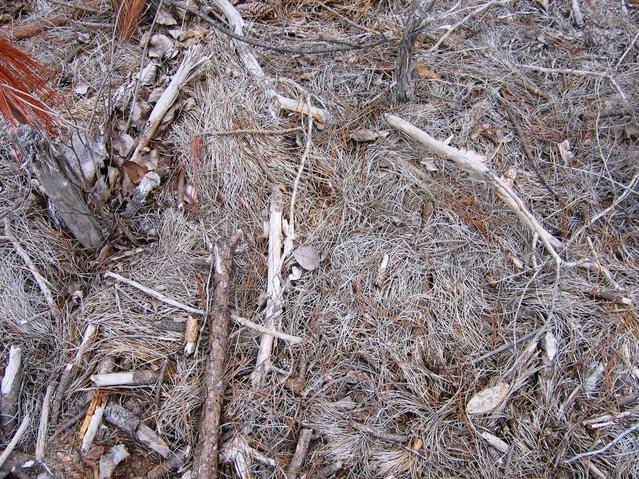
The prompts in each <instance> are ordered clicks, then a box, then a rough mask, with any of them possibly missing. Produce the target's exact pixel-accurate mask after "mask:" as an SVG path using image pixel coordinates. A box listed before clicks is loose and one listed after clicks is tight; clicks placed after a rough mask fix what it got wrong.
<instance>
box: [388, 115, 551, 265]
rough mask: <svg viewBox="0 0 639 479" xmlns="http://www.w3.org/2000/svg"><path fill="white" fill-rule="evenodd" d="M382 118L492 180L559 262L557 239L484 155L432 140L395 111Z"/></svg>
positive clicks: (475, 174)
mask: <svg viewBox="0 0 639 479" xmlns="http://www.w3.org/2000/svg"><path fill="white" fill-rule="evenodd" d="M386 121H387V122H388V124H389V125H391V126H392V127H393V128H396V129H398V130H400V131H402V132H403V133H405V134H407V135H408V136H410V137H411V138H413V139H414V140H417V141H419V142H420V143H422V144H423V145H426V146H427V147H428V148H430V149H431V150H433V151H435V152H436V153H439V154H440V155H442V156H445V157H446V158H448V159H449V160H452V161H453V162H454V163H456V164H457V166H459V167H460V168H461V169H462V170H464V171H466V172H467V173H469V174H471V175H472V176H473V177H475V178H477V179H480V180H487V181H488V182H490V183H492V185H493V187H494V188H495V190H496V191H497V195H498V196H499V198H501V200H502V201H503V202H504V203H506V206H508V207H509V208H510V209H511V210H512V211H513V212H514V213H515V214H516V215H517V216H518V217H519V219H521V221H522V222H523V223H524V224H525V225H526V226H527V227H528V229H529V230H530V231H531V232H532V233H537V234H538V235H539V238H540V239H541V241H542V242H543V243H544V246H545V247H546V249H547V250H548V252H549V253H550V254H551V256H552V257H553V258H554V259H555V261H558V262H559V263H561V258H560V257H559V255H558V254H557V251H556V249H555V248H560V247H561V246H562V244H561V241H559V240H558V239H557V238H555V237H554V236H553V235H552V234H550V233H549V232H548V231H547V230H546V229H545V228H544V227H543V226H542V225H541V223H539V221H537V219H536V218H535V217H534V216H533V214H532V213H531V212H530V211H528V208H526V205H525V204H524V202H523V201H522V200H521V199H520V198H519V196H518V195H517V193H515V191H514V190H513V189H512V188H511V187H510V186H508V184H507V183H506V182H505V181H504V180H502V179H501V178H500V177H499V176H498V175H497V174H496V173H494V172H493V171H492V170H490V168H488V166H486V164H485V163H484V161H485V159H484V158H483V157H481V156H479V155H478V154H476V153H472V152H468V151H462V150H458V149H457V148H453V147H452V146H448V145H447V144H445V143H443V142H441V141H438V140H436V139H435V138H433V137H432V136H430V135H429V134H428V133H426V132H425V131H423V130H420V129H419V128H417V127H416V126H415V125H413V124H411V123H409V122H407V121H406V120H403V119H402V118H399V117H398V116H395V115H386Z"/></svg>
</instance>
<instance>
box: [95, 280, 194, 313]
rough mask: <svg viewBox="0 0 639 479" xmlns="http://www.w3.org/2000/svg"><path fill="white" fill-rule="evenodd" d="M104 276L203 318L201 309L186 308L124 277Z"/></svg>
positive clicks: (184, 305)
mask: <svg viewBox="0 0 639 479" xmlns="http://www.w3.org/2000/svg"><path fill="white" fill-rule="evenodd" d="M104 276H105V277H107V278H113V279H115V280H117V281H120V282H121V283H125V284H128V285H129V286H133V287H134V288H137V289H139V290H140V291H142V292H143V293H146V294H148V295H149V296H152V297H154V298H155V299H158V300H160V301H162V302H163V303H166V304H168V305H170V306H173V307H174V308H178V309H181V310H183V311H186V312H187V313H191V314H199V315H200V316H204V311H202V310H201V309H197V308H193V307H191V306H187V305H186V304H182V303H180V302H179V301H176V300H174V299H171V298H169V297H168V296H165V295H163V294H162V293H160V292H158V291H155V290H154V289H151V288H147V287H146V286H144V285H143V284H140V283H138V282H137V281H133V280H132V279H128V278H125V277H124V276H120V275H119V274H117V273H113V272H111V271H108V272H106V273H104Z"/></svg>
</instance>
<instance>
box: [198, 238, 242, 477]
mask: <svg viewBox="0 0 639 479" xmlns="http://www.w3.org/2000/svg"><path fill="white" fill-rule="evenodd" d="M241 235H242V232H241V231H237V232H236V233H235V234H234V235H233V236H232V237H231V238H230V239H229V240H228V241H227V242H225V243H218V244H216V245H215V290H214V292H213V308H212V311H211V323H210V324H211V331H210V349H209V358H208V363H207V365H206V370H205V373H204V389H205V396H204V397H205V400H204V406H203V412H202V419H201V421H200V428H199V437H198V443H197V446H196V449H195V454H194V460H193V469H192V477H193V479H216V478H217V477H218V471H217V466H218V461H219V457H218V456H219V440H220V415H221V413H222V400H223V397H224V386H225V384H224V369H225V368H224V364H225V358H226V349H227V345H228V336H229V322H230V312H229V306H230V301H231V293H230V288H231V275H232V273H233V254H234V252H235V247H236V245H237V242H238V241H239V240H240V237H241Z"/></svg>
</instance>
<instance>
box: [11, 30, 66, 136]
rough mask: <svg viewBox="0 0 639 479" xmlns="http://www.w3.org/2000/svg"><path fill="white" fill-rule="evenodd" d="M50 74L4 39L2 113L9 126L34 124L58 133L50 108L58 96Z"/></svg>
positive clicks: (56, 101) (36, 126)
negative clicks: (49, 78) (48, 81)
mask: <svg viewBox="0 0 639 479" xmlns="http://www.w3.org/2000/svg"><path fill="white" fill-rule="evenodd" d="M49 75H50V72H49V71H48V70H47V69H46V68H44V67H43V66H42V65H40V64H39V63H38V62H36V61H35V60H34V59H33V58H31V57H30V56H29V55H28V54H26V53H24V52H23V51H21V50H19V49H18V48H16V47H15V46H13V45H12V44H11V42H9V40H6V39H4V38H2V37H0V114H2V116H3V117H4V119H5V121H6V122H7V124H8V125H9V126H12V127H17V126H18V125H30V126H32V127H34V128H38V129H41V130H44V131H46V132H47V133H49V134H50V135H55V134H56V130H57V128H56V125H55V122H54V120H53V118H52V117H51V115H50V114H49V111H50V108H49V107H48V106H47V105H54V104H57V103H58V102H59V100H60V97H59V95H58V93H57V92H56V91H55V90H54V89H53V88H52V87H51V86H50V85H49V84H48V83H47V78H48V77H49Z"/></svg>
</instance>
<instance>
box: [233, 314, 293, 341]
mask: <svg viewBox="0 0 639 479" xmlns="http://www.w3.org/2000/svg"><path fill="white" fill-rule="evenodd" d="M231 319H232V320H233V321H235V322H236V323H237V324H240V325H242V326H245V327H247V328H249V329H252V330H254V331H257V332H258V333H261V334H267V335H269V336H274V337H276V338H278V339H282V340H284V341H286V342H287V343H290V344H301V343H303V342H304V339H303V338H300V337H299V336H293V335H292V334H286V333H283V332H281V331H278V330H277V329H274V328H267V327H264V326H261V325H259V324H256V323H254V322H253V321H251V320H250V319H246V318H243V317H241V316H238V315H236V314H231Z"/></svg>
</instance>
